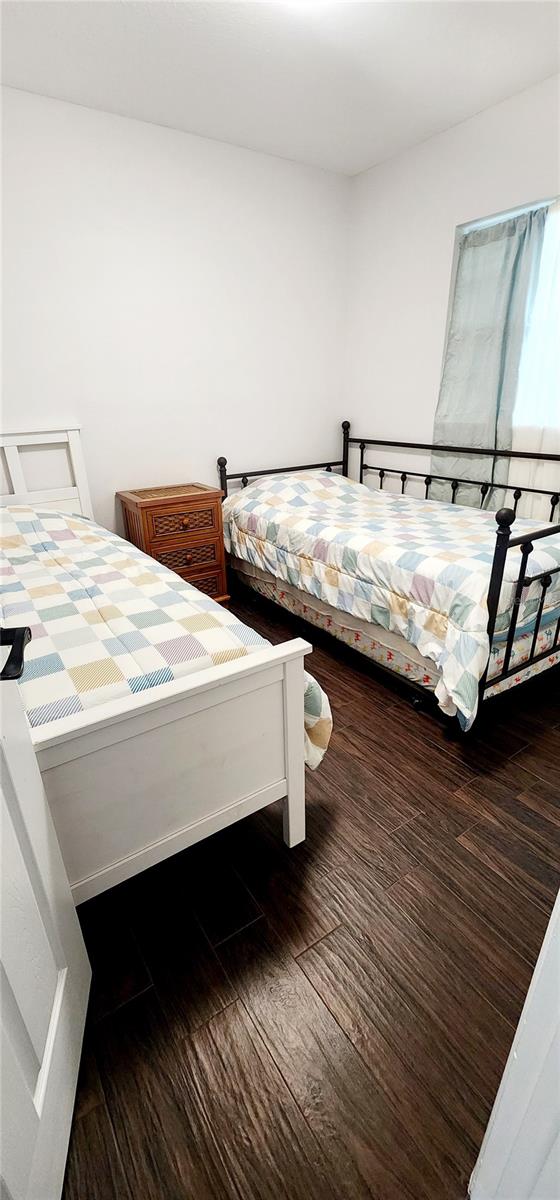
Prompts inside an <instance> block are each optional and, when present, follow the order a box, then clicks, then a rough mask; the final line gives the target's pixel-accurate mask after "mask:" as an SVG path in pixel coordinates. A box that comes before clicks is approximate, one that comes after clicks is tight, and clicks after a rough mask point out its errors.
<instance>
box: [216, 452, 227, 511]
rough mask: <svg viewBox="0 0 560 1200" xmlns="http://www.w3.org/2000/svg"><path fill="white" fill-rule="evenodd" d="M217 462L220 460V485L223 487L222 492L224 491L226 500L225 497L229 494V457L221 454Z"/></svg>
mask: <svg viewBox="0 0 560 1200" xmlns="http://www.w3.org/2000/svg"><path fill="white" fill-rule="evenodd" d="M217 462H218V474H219V476H220V487H221V489H222V492H223V493H224V500H225V498H226V496H227V474H226V467H227V458H224V456H223V454H222V455H220V458H219V459H218V460H217Z"/></svg>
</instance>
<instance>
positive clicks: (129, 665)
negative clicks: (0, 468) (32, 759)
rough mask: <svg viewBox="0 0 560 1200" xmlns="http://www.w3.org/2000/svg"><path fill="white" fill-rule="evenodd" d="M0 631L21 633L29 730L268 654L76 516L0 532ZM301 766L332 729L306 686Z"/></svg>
mask: <svg viewBox="0 0 560 1200" xmlns="http://www.w3.org/2000/svg"><path fill="white" fill-rule="evenodd" d="M0 534H1V536H0V549H1V550H2V560H1V566H0V572H1V579H0V593H1V594H2V596H1V598H2V623H3V624H4V625H12V626H13V625H29V626H30V627H31V630H32V634H33V638H32V641H31V643H30V645H29V646H28V649H27V652H26V663H25V669H24V672H23V675H22V678H21V680H20V687H21V694H22V697H23V702H24V705H25V709H26V712H27V717H28V719H29V722H30V724H31V725H32V726H38V725H44V724H46V723H47V722H49V721H56V720H59V719H61V718H63V717H69V716H71V715H72V714H73V713H79V712H82V711H84V710H86V709H92V708H94V707H96V706H97V705H99V704H103V703H104V702H106V701H109V700H115V699H117V698H119V697H121V696H127V695H130V694H134V693H136V692H141V691H144V690H145V689H146V688H154V687H157V686H158V685H159V684H163V683H169V682H170V681H171V680H173V679H180V678H181V677H182V676H184V675H189V674H191V673H193V672H195V671H200V670H203V669H204V668H206V667H212V666H215V665H218V664H220V663H225V662H229V661H230V660H232V659H236V658H240V657H242V656H243V655H246V654H251V653H252V652H254V651H256V650H261V649H262V648H263V646H266V645H268V643H267V642H266V641H265V640H264V638H262V637H260V636H259V634H258V633H255V631H254V629H250V628H249V627H248V626H247V625H243V624H242V623H241V621H238V620H237V618H236V617H235V616H234V615H233V613H231V612H228V611H227V609H225V608H222V607H221V606H220V605H219V604H216V602H215V601H214V600H211V599H210V597H208V596H205V595H204V594H203V593H202V592H199V591H197V590H196V588H194V587H191V585H190V584H188V583H185V582H184V581H183V580H182V579H180V578H179V576H178V575H175V574H174V573H173V571H169V570H168V569H167V567H164V566H162V565H161V564H160V563H158V562H156V561H155V560H154V559H153V558H149V557H148V556H147V555H145V554H142V552H141V551H140V550H137V549H136V547H134V546H131V545H129V543H128V542H125V541H123V540H122V539H121V538H119V537H117V536H116V534H113V533H109V532H108V531H107V530H106V529H103V528H101V527H100V526H99V525H95V524H94V523H93V522H92V521H88V520H86V519H85V518H84V517H74V516H68V515H67V514H65V513H61V512H53V511H52V510H49V511H47V510H44V511H40V510H35V509H33V508H29V507H23V506H17V507H16V506H15V505H14V506H10V507H9V508H7V509H4V510H2V517H1V527H0ZM305 683H306V687H305V702H304V709H305V716H304V719H305V749H306V761H307V763H308V765H309V766H310V767H313V768H314V767H316V766H318V765H319V763H320V761H321V759H322V757H323V754H324V752H325V750H326V748H327V745H328V742H329V737H330V732H331V728H332V720H331V713H330V706H329V702H328V699H327V697H326V695H325V693H324V692H323V691H322V689H321V688H320V687H319V684H318V683H317V682H316V681H315V680H314V679H313V678H312V677H311V676H310V675H308V674H307V673H306V676H305Z"/></svg>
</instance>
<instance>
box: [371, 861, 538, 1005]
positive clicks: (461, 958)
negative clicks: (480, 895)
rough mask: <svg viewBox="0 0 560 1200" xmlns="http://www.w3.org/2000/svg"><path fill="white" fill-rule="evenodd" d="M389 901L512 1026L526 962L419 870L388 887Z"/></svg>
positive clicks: (520, 998) (523, 992) (527, 973)
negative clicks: (389, 888) (463, 974)
mask: <svg viewBox="0 0 560 1200" xmlns="http://www.w3.org/2000/svg"><path fill="white" fill-rule="evenodd" d="M390 896H391V898H392V900H394V902H395V904H398V905H399V907H400V908H401V909H402V910H403V912H404V913H406V915H407V917H409V918H410V919H411V920H412V921H414V923H415V924H416V925H418V926H419V928H420V929H422V930H423V932H424V933H425V934H426V936H427V937H429V938H431V939H432V941H433V943H434V947H438V949H439V950H443V951H444V952H445V954H446V955H447V957H448V958H449V959H450V960H451V962H453V963H454V965H455V966H456V968H457V969H458V970H460V971H462V972H465V971H466V972H467V974H468V977H469V979H470V980H471V981H472V983H473V986H474V987H475V988H476V989H477V990H478V991H480V993H481V995H483V996H485V997H486V999H487V1000H489V1001H490V1002H491V1003H492V1004H493V1005H494V1007H495V1008H497V1010H498V1012H500V1013H501V1014H502V1016H504V1017H506V1019H507V1020H508V1021H510V1022H511V1023H512V1024H516V1023H517V1021H518V1019H519V1014H520V1012H521V1009H522V1007H523V1002H524V1000H525V996H526V994H527V988H528V986H529V981H530V978H531V968H530V966H529V964H528V962H527V961H526V960H525V959H524V958H522V957H521V955H520V954H517V953H516V951H515V950H513V949H512V948H511V946H509V945H508V944H507V943H506V942H504V941H502V940H501V939H500V938H497V937H496V935H495V933H494V932H493V930H491V929H490V927H489V926H488V925H487V924H486V922H485V921H483V920H481V918H480V917H479V916H477V914H476V913H475V912H473V910H472V908H470V906H469V905H468V904H465V903H464V902H463V901H462V900H460V899H459V897H458V896H456V895H455V893H454V892H451V891H450V890H449V888H447V887H445V886H444V885H443V884H441V883H440V882H439V881H438V880H437V879H436V878H435V876H434V875H431V874H430V873H429V872H428V871H424V870H422V868H421V867H418V868H417V869H416V870H414V871H413V872H412V873H411V874H410V875H407V876H406V878H405V879H401V880H399V882H398V883H396V884H394V886H393V887H392V888H391V890H390ZM433 953H434V954H435V953H437V951H436V949H435V948H434V951H433Z"/></svg>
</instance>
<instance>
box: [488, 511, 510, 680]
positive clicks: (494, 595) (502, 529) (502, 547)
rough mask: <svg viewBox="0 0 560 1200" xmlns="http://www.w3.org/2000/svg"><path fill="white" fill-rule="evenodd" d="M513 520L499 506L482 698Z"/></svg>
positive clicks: (491, 575) (489, 591)
mask: <svg viewBox="0 0 560 1200" xmlns="http://www.w3.org/2000/svg"><path fill="white" fill-rule="evenodd" d="M514 521H515V513H514V511H513V509H512V508H500V510H499V511H498V512H497V513H496V522H497V525H498V528H497V531H496V547H495V550H494V558H493V560H492V571H491V574H490V583H489V586H488V600H487V603H488V626H487V628H488V662H487V664H486V670H485V672H484V674H483V676H482V678H481V680H480V684H479V699H480V700H482V696H483V693H484V686H485V684H486V676H487V674H488V668H489V666H490V651H491V650H492V638H493V637H494V629H495V627H496V617H497V615H498V605H499V603H500V592H501V590H502V580H503V577H504V567H505V565H506V556H507V552H508V548H509V539H510V532H511V526H512V525H513V522H514Z"/></svg>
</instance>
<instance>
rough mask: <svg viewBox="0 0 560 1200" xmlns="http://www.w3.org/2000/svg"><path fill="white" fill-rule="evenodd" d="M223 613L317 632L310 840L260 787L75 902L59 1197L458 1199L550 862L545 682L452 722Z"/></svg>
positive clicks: (532, 954) (251, 609)
mask: <svg viewBox="0 0 560 1200" xmlns="http://www.w3.org/2000/svg"><path fill="white" fill-rule="evenodd" d="M233 609H234V611H236V612H237V614H238V615H239V616H240V617H241V619H242V620H246V621H247V622H248V623H249V624H252V625H253V626H254V627H255V628H256V629H257V630H258V631H259V632H261V633H262V634H263V635H264V636H265V637H269V639H270V640H271V641H273V642H279V641H284V640H286V639H287V638H290V637H293V636H295V635H298V634H303V635H304V636H307V637H308V638H309V639H310V640H312V641H314V642H316V643H317V646H318V648H317V649H316V650H314V652H313V654H312V655H310V656H309V658H308V659H307V660H306V666H307V668H308V670H310V671H312V672H314V673H315V675H316V677H317V678H318V679H319V681H320V682H321V683H322V684H323V686H324V687H325V688H326V690H327V692H328V693H329V694H330V699H331V703H332V706H333V713H334V719H335V733H334V736H333V739H332V743H331V747H330V749H329V752H328V755H327V757H326V758H325V760H324V763H323V764H322V765H321V767H320V768H319V770H318V771H317V772H315V773H310V772H307V787H306V794H307V838H306V841H305V842H304V843H302V844H301V845H300V846H297V847H294V849H293V850H289V849H288V848H287V847H286V846H285V845H284V843H283V840H282V806H281V804H280V803H277V804H274V805H271V806H270V807H269V808H267V809H265V810H263V811H262V812H260V813H255V814H254V815H253V816H251V817H248V818H247V819H246V820H245V821H242V822H239V823H238V824H236V825H234V826H232V827H230V828H229V829H226V830H223V831H222V832H221V833H219V834H217V835H215V836H214V837H213V838H209V839H208V840H207V841H206V842H204V843H203V844H202V845H199V846H194V847H191V848H190V849H189V850H187V851H185V852H184V853H182V854H179V855H176V856H175V857H173V858H171V859H169V860H168V861H167V862H165V863H161V864H159V866H157V867H154V868H153V869H152V870H150V871H146V872H144V873H143V874H141V875H139V876H136V877H135V878H134V879H132V880H129V881H128V882H127V883H125V884H123V885H121V886H120V887H119V888H115V889H113V890H112V891H110V892H108V893H105V895H104V896H103V897H100V898H99V899H98V900H96V901H92V902H91V903H88V904H87V905H83V906H82V907H81V909H80V915H81V919H82V923H83V928H84V935H85V940H86V943H87V946H88V949H89V953H90V957H91V959H92V963H93V972H94V985H93V992H92V1002H91V1005H90V1011H89V1014H88V1020H87V1026H86V1040H85V1044H84V1053H83V1060H82V1069H81V1073H80V1080H79V1084H78V1093H77V1099H76V1108H75V1115H74V1125H73V1133H72V1139H71V1145H70V1154H69V1159H68V1169H67V1174H66V1184H65V1193H64V1200H113V1198H114V1197H117V1196H118V1197H119V1200H121V1197H122V1200H136V1198H137V1197H141V1198H142V1200H275V1198H276V1197H278V1200H299V1198H300V1197H301V1198H302V1200H304V1198H305V1200H307V1196H309V1198H310V1200H334V1197H336V1200H362V1198H363V1197H368V1198H372V1200H373V1198H374V1200H428V1198H429V1200H464V1197H465V1195H466V1188H467V1181H468V1177H469V1175H470V1172H471V1170H472V1168H473V1166H474V1163H475V1160H476V1155H477V1152H478V1148H479V1146H480V1143H481V1140H482V1136H483V1132H484V1128H485V1125H486V1122H487V1119H488V1115H489V1112H490V1108H491V1105H492V1101H493V1098H494V1094H495V1091H496V1088H497V1085H498V1080H499V1076H500V1072H501V1069H502V1065H503V1062H504V1060H505V1057H506V1055H507V1052H508V1049H509V1046H510V1044H511V1039H512V1037H513V1031H514V1026H515V1022H516V1020H517V1018H518V1014H519V1011H520V1009H521V1006H522V1003H523V1000H524V995H525V991H526V987H527V984H528V981H529V978H530V975H531V970H532V965H533V963H534V961H535V958H536V955H537V953H538V950H539V948H540V944H541V940H542V936H543V934H544V930H545V927H546V924H547V918H548V914H549V912H550V910H551V907H552V899H553V893H554V890H555V888H556V886H557V883H558V882H559V861H560V796H559V792H560V788H559V786H558V769H559V766H560V689H558V683H557V681H556V683H555V684H553V682H552V681H549V682H548V683H546V681H545V682H544V684H542V683H539V681H538V680H537V681H535V686H533V684H531V685H529V687H527V688H526V689H521V690H520V691H518V692H517V694H515V693H510V694H509V695H508V696H506V697H505V698H504V699H503V701H500V702H499V703H498V704H497V705H496V706H494V705H492V704H488V705H487V706H484V708H483V711H482V714H481V717H480V720H479V721H478V722H477V724H476V725H475V728H474V730H473V731H472V733H470V734H469V735H468V736H467V737H461V736H458V735H457V734H456V733H454V732H453V730H452V727H451V726H450V725H449V723H446V722H445V721H444V720H442V719H439V718H438V717H437V716H436V715H434V714H432V713H425V714H422V715H418V714H417V713H415V712H414V711H413V710H412V708H411V706H410V703H409V701H408V699H406V698H405V697H404V696H403V694H402V685H401V683H400V682H399V680H398V679H397V678H395V679H394V680H387V681H385V679H384V677H382V676H380V675H377V676H376V675H375V674H373V673H372V668H371V666H370V665H369V664H368V663H366V662H365V660H362V659H360V658H359V657H358V656H357V655H356V654H353V653H352V651H351V650H349V649H348V648H347V647H346V646H343V645H341V644H337V643H336V642H335V641H334V640H333V639H329V637H328V635H327V634H326V633H323V632H322V631H317V636H316V637H315V631H313V630H310V629H309V628H308V627H305V626H304V625H303V624H302V623H301V622H299V621H297V620H294V619H293V618H292V617H291V615H290V614H288V613H283V612H282V611H281V610H279V609H274V608H273V607H272V606H270V605H266V604H264V603H261V602H260V600H258V599H256V598H255V599H251V600H250V601H249V602H246V601H244V602H243V603H242V604H241V605H238V603H237V601H235V602H234V604H233ZM537 684H538V688H537V686H536V685H537Z"/></svg>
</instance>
